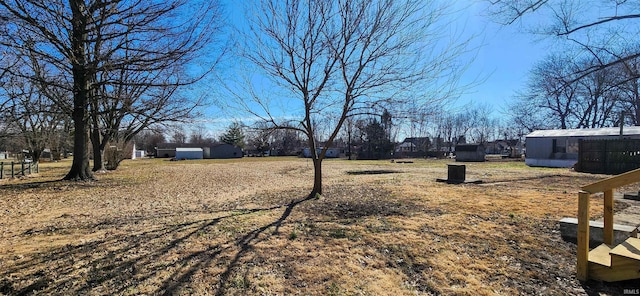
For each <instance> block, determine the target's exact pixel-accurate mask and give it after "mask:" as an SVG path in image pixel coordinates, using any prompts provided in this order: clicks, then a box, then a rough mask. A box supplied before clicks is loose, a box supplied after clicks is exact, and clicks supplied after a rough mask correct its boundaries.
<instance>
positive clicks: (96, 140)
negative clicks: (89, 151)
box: [90, 122, 106, 172]
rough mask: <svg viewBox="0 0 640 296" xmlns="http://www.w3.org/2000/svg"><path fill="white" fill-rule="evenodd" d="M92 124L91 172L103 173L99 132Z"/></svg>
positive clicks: (102, 147)
mask: <svg viewBox="0 0 640 296" xmlns="http://www.w3.org/2000/svg"><path fill="white" fill-rule="evenodd" d="M95 124H96V123H95V122H94V127H93V131H92V132H91V134H90V135H91V147H92V148H93V171H94V172H104V171H106V169H105V166H104V145H102V143H101V141H100V131H99V130H98V127H97V125H95Z"/></svg>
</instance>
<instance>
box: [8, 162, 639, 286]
mask: <svg viewBox="0 0 640 296" xmlns="http://www.w3.org/2000/svg"><path fill="white" fill-rule="evenodd" d="M446 164H447V161H444V160H438V161H436V160H416V161H415V162H414V163H402V164H400V163H390V162H388V161H346V160H328V161H325V164H324V186H325V194H324V195H323V196H322V197H319V198H315V197H314V198H306V194H307V193H308V191H309V190H310V188H311V185H312V172H313V167H312V164H311V163H310V161H309V160H306V159H298V158H245V159H239V160H227V161H222V160H203V161H180V162H169V161H166V160H161V159H151V160H135V161H125V162H123V164H122V166H121V167H120V168H119V169H118V170H117V171H115V172H109V173H106V174H102V175H99V176H97V177H98V179H99V180H98V181H95V182H80V183H74V182H65V181H58V180H59V179H60V178H61V177H62V176H63V175H64V173H65V172H66V170H67V169H68V166H69V165H70V162H69V161H63V162H60V163H51V164H43V165H41V172H40V174H38V175H34V176H31V177H28V178H24V179H19V180H0V294H6V295H30V294H59V295H139V294H146V295H156V294H171V295H174V294H175V295H285V294H286V295H289V294H301V295H516V294H526V295H545V294H546V295H586V294H591V295H593V294H596V295H597V294H598V293H601V294H611V295H616V294H622V289H623V288H629V287H632V288H640V287H639V286H638V284H636V283H622V284H616V285H611V284H603V283H598V282H587V283H580V282H578V281H577V280H576V279H575V272H574V270H575V245H574V244H572V243H568V242H564V241H562V239H561V238H560V234H559V226H558V223H557V221H558V220H559V219H561V218H563V217H568V216H575V215H576V212H577V191H578V189H579V187H580V186H581V185H586V184H588V183H591V182H593V181H596V180H599V179H602V178H604V177H606V176H603V175H589V174H581V173H576V172H572V171H570V170H567V169H543V168H529V167H526V166H525V165H524V164H523V163H522V162H488V163H473V164H467V178H468V179H481V180H483V181H484V183H483V184H480V185H473V184H463V185H448V184H445V183H436V182H435V179H436V178H443V177H444V178H446V174H447V167H446ZM601 211H602V202H601V200H599V199H598V198H594V199H593V206H592V215H593V216H598V215H600V214H601ZM634 285H635V287H634Z"/></svg>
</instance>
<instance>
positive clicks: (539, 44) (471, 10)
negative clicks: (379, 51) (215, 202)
mask: <svg viewBox="0 0 640 296" xmlns="http://www.w3.org/2000/svg"><path fill="white" fill-rule="evenodd" d="M223 4H224V5H225V17H226V18H228V20H229V21H230V22H232V23H234V24H235V25H238V24H242V22H243V21H244V15H243V13H242V10H241V6H242V5H243V3H242V2H241V1H233V0H224V1H223ZM455 6H456V7H460V8H459V9H460V10H459V11H458V13H457V15H458V17H457V18H456V22H455V24H454V28H452V29H451V30H452V31H454V32H459V31H463V33H462V34H463V35H467V36H470V35H476V38H474V40H473V41H472V44H470V47H472V48H477V52H476V53H475V59H474V60H473V61H472V62H471V64H470V65H469V68H468V70H467V71H466V74H465V75H464V77H463V80H462V81H461V84H462V85H464V84H468V83H471V82H472V81H474V80H478V81H479V82H478V83H476V85H475V86H474V87H473V88H471V89H466V90H465V91H464V94H463V95H462V96H461V97H460V98H459V99H458V100H457V101H456V102H455V104H453V105H454V106H464V105H465V104H466V103H469V102H474V103H481V104H487V105H489V106H492V107H493V115H494V116H501V115H502V112H501V111H505V110H503V109H504V106H505V103H506V102H508V101H509V100H511V99H512V97H513V96H514V95H515V93H516V92H517V91H518V90H520V89H522V88H523V87H525V85H526V82H527V79H528V73H529V71H530V69H531V68H532V67H533V65H534V64H535V63H536V62H537V61H539V60H541V59H543V58H544V56H545V55H546V50H547V47H548V44H549V43H550V42H547V41H544V40H540V39H539V38H537V37H535V36H533V35H531V34H529V33H526V32H522V31H520V30H519V28H518V27H517V26H516V25H512V26H502V25H500V24H497V23H495V22H492V21H491V20H490V19H489V18H488V17H487V16H486V15H485V14H486V13H485V11H484V8H485V7H486V1H477V0H464V1H458V2H457V3H456V4H455ZM466 58H469V57H466ZM216 113H217V114H216ZM211 116H212V117H211V121H210V122H212V123H213V124H215V125H218V126H220V125H222V126H223V128H224V127H226V126H228V125H229V124H230V123H231V121H232V120H233V119H231V118H229V115H228V114H227V115H222V114H220V113H218V112H214V114H211ZM245 123H247V122H245Z"/></svg>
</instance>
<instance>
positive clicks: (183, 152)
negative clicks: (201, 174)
mask: <svg viewBox="0 0 640 296" xmlns="http://www.w3.org/2000/svg"><path fill="white" fill-rule="evenodd" d="M202 157H203V150H202V148H180V147H179V148H176V159H202Z"/></svg>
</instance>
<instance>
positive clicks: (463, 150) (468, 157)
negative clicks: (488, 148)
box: [455, 144, 485, 162]
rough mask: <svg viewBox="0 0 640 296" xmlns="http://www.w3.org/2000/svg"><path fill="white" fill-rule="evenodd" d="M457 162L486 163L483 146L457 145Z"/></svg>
mask: <svg viewBox="0 0 640 296" xmlns="http://www.w3.org/2000/svg"><path fill="white" fill-rule="evenodd" d="M455 149H456V162H458V161H472V162H481V161H485V149H484V145H482V144H459V145H456V148H455Z"/></svg>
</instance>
